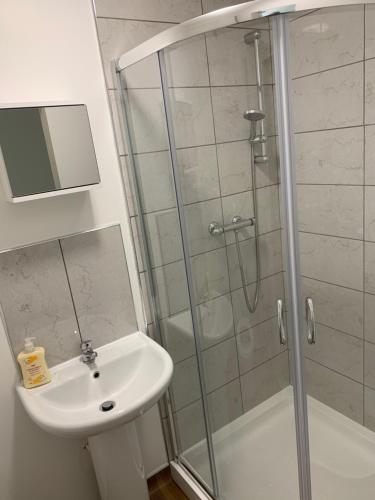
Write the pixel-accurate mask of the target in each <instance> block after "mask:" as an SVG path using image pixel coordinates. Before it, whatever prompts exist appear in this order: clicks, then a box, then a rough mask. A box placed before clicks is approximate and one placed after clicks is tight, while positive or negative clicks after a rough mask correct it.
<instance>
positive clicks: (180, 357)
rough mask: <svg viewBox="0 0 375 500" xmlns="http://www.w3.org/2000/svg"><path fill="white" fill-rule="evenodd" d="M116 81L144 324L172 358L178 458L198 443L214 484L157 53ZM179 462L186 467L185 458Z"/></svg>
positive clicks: (172, 407) (172, 411)
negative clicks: (145, 307) (145, 306)
mask: <svg viewBox="0 0 375 500" xmlns="http://www.w3.org/2000/svg"><path fill="white" fill-rule="evenodd" d="M119 85H121V87H122V88H123V89H124V90H123V94H122V95H123V98H124V102H123V104H124V111H125V113H124V115H125V121H126V125H127V130H128V131H129V136H128V141H127V142H128V144H127V149H128V150H127V154H128V156H127V157H124V158H123V160H124V168H125V169H126V172H125V174H126V176H127V177H128V184H129V185H132V186H133V193H132V196H131V199H132V200H133V204H132V205H133V206H131V207H130V210H131V215H132V229H133V232H134V239H135V241H138V242H139V245H138V246H139V249H138V256H137V257H138V267H139V272H140V277H141V283H142V284H143V294H144V296H145V298H146V297H147V296H148V300H149V301H150V302H151V307H150V309H151V311H150V312H151V317H150V318H148V322H149V323H152V326H153V328H154V331H155V336H156V337H157V339H158V340H159V341H160V342H161V343H162V344H163V346H164V347H165V348H166V349H167V351H168V352H169V354H170V355H171V357H172V359H173V361H174V374H173V379H172V383H171V386H170V390H169V402H170V411H169V417H170V418H171V420H172V422H171V425H172V427H173V432H172V434H173V436H174V438H175V443H174V444H175V446H176V447H177V449H176V450H175V452H176V453H177V455H178V458H179V459H180V460H183V459H184V456H185V453H186V450H190V449H191V448H192V446H194V445H195V443H197V442H200V443H201V449H200V452H201V453H200V461H201V464H202V467H204V468H205V471H206V472H205V476H204V482H205V485H206V486H207V487H208V489H209V490H212V488H213V486H212V478H211V472H210V471H211V467H210V460H209V456H208V450H207V438H206V436H207V433H206V426H205V419H204V412H203V405H202V392H201V380H200V375H199V370H198V366H197V355H196V346H195V340H194V332H193V326H192V318H191V307H192V306H191V303H190V299H189V294H188V288H187V278H186V271H185V265H184V255H183V248H182V241H181V231H180V225H179V220H178V213H177V208H176V196H175V190H174V184H173V175H172V170H171V161H170V151H169V142H168V134H167V129H166V119H165V111H164V103H163V94H162V90H161V81H160V71H159V62H158V56H157V54H154V55H152V56H150V57H147V58H146V59H144V60H142V61H140V62H139V63H137V64H134V65H133V66H130V67H128V68H126V69H125V70H124V71H122V73H121V75H120V78H119ZM146 300H147V299H146ZM166 408H167V409H168V405H167V406H166ZM162 416H163V417H164V418H166V417H167V414H166V413H164V412H162ZM186 462H187V463H186ZM185 465H187V466H189V463H188V461H185Z"/></svg>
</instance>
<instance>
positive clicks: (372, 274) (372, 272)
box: [364, 242, 375, 294]
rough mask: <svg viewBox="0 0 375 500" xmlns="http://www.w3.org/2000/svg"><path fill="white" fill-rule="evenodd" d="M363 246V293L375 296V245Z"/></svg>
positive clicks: (366, 244)
mask: <svg viewBox="0 0 375 500" xmlns="http://www.w3.org/2000/svg"><path fill="white" fill-rule="evenodd" d="M364 245H365V291H366V292H369V293H374V294H375V243H367V242H365V243H364Z"/></svg>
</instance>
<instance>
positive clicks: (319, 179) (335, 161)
mask: <svg viewBox="0 0 375 500" xmlns="http://www.w3.org/2000/svg"><path fill="white" fill-rule="evenodd" d="M294 144H295V158H296V175H297V182H298V183H302V184H362V183H363V175H364V174H363V172H364V165H363V127H355V128H344V129H337V130H325V131H324V132H307V133H304V134H295V135H294ZM374 157H375V152H374ZM368 162H370V156H369V158H368ZM374 171H375V167H374ZM366 176H367V165H366ZM374 181H375V178H374Z"/></svg>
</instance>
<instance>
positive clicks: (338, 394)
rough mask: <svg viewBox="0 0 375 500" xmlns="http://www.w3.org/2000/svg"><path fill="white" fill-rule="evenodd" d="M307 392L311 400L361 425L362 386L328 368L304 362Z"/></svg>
mask: <svg viewBox="0 0 375 500" xmlns="http://www.w3.org/2000/svg"><path fill="white" fill-rule="evenodd" d="M305 367H306V383H307V392H308V394H309V395H310V396H312V397H313V398H316V399H318V400H319V401H321V402H322V403H324V404H326V405H328V406H330V407H331V408H333V409H334V410H337V411H339V412H340V413H343V414H344V415H346V416H347V417H349V418H351V419H353V420H356V421H357V422H359V423H360V424H362V423H363V386H362V384H360V383H358V382H354V381H353V380H351V379H349V378H347V377H344V376H343V375H340V374H338V373H336V372H334V371H332V370H330V369H329V368H325V367H324V366H322V365H318V364H317V363H315V362H314V361H310V360H306V363H305Z"/></svg>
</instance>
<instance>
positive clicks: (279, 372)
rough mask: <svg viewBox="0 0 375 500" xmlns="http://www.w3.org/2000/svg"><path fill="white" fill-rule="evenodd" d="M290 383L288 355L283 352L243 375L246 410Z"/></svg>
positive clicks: (243, 394)
mask: <svg viewBox="0 0 375 500" xmlns="http://www.w3.org/2000/svg"><path fill="white" fill-rule="evenodd" d="M288 385H289V363H288V355H287V353H286V352H283V353H281V354H279V355H278V356H276V357H275V358H273V359H271V360H270V361H267V362H266V363H263V364H262V365H260V366H258V367H256V368H254V370H251V371H249V372H247V373H246V374H245V375H242V376H241V390H242V398H243V406H244V411H249V410H251V408H254V407H255V406H257V405H258V404H260V403H262V402H263V401H265V400H266V399H268V398H270V397H271V396H273V395H274V394H276V393H277V392H279V391H281V390H282V389H284V388H285V387H287V386H288Z"/></svg>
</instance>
